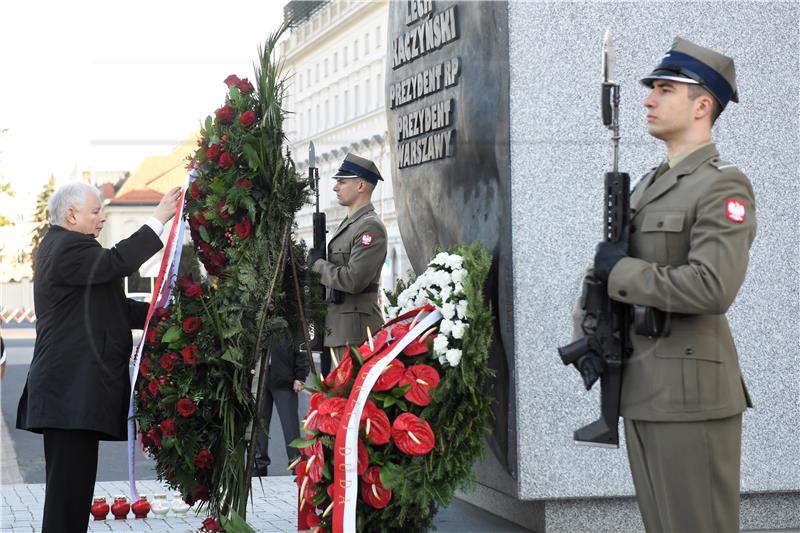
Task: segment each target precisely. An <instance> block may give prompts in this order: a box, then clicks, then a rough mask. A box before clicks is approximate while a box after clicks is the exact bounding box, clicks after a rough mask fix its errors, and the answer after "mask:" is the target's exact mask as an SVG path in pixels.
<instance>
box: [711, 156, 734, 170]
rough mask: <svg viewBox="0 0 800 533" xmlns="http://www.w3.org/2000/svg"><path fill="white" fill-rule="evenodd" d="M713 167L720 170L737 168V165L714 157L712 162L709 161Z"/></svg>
mask: <svg viewBox="0 0 800 533" xmlns="http://www.w3.org/2000/svg"><path fill="white" fill-rule="evenodd" d="M709 164H710V165H711V166H712V167H714V168H716V169H717V170H719V171H720V172H722V171H723V170H728V169H729V168H736V165H734V164H733V163H729V162H727V161H723V160H722V159H712V160H711V163H709Z"/></svg>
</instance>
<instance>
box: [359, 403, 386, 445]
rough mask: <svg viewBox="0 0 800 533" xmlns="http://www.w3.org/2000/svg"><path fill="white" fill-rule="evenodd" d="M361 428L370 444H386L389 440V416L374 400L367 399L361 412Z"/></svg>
mask: <svg viewBox="0 0 800 533" xmlns="http://www.w3.org/2000/svg"><path fill="white" fill-rule="evenodd" d="M361 428H362V429H363V430H364V435H365V436H366V437H367V442H369V443H370V444H386V443H388V442H389V433H390V432H391V424H390V423H389V417H388V416H386V413H384V412H383V410H381V409H380V408H379V407H378V406H377V405H375V404H374V403H373V402H372V400H367V403H366V404H365V405H364V410H363V411H362V412H361Z"/></svg>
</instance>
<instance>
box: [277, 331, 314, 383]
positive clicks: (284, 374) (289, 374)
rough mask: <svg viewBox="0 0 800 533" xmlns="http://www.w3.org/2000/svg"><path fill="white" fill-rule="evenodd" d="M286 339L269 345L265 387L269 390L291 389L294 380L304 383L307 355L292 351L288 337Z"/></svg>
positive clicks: (307, 368)
mask: <svg viewBox="0 0 800 533" xmlns="http://www.w3.org/2000/svg"><path fill="white" fill-rule="evenodd" d="M286 337H287V338H286V342H278V341H276V340H273V341H272V342H271V343H270V364H269V371H268V373H267V387H268V388H269V389H270V390H275V389H291V388H292V385H293V384H294V380H296V379H297V380H300V381H303V382H305V380H306V378H307V377H308V372H309V368H310V367H309V364H308V354H307V353H306V352H301V351H298V350H296V349H294V348H293V347H292V345H291V344H292V343H291V342H290V339H289V338H288V335H287V336H286Z"/></svg>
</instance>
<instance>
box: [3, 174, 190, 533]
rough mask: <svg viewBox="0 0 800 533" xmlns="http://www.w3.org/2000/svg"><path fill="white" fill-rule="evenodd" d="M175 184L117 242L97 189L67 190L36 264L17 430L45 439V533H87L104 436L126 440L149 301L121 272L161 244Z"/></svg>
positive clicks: (78, 186) (52, 209)
mask: <svg viewBox="0 0 800 533" xmlns="http://www.w3.org/2000/svg"><path fill="white" fill-rule="evenodd" d="M180 197H181V195H180V188H178V187H176V188H174V189H172V190H170V191H169V192H167V194H166V195H164V197H163V198H162V200H161V202H160V203H159V204H158V206H157V207H156V209H155V211H154V212H153V216H152V217H151V218H150V219H149V220H148V221H147V223H145V224H144V225H143V226H142V227H141V228H139V229H138V230H137V231H136V232H135V233H134V234H133V235H131V236H130V237H129V238H127V239H125V240H123V241H121V242H119V243H118V244H117V245H116V246H115V247H114V248H111V249H105V248H103V247H102V246H100V243H98V242H97V240H96V237H97V236H98V235H99V234H100V231H101V230H102V229H103V225H104V224H105V220H106V218H105V215H104V214H103V207H102V203H101V201H100V197H99V195H98V192H97V190H96V189H95V188H94V187H91V186H90V185H87V184H85V183H78V182H73V183H68V184H66V185H64V186H63V187H61V188H60V189H59V190H58V191H57V192H56V193H55V194H54V195H53V197H52V199H51V200H50V204H49V205H48V212H49V219H50V223H51V226H50V229H49V231H48V232H47V234H46V235H45V237H44V239H43V240H42V242H41V244H40V246H39V251H38V253H37V256H36V263H35V265H34V278H33V286H34V288H33V296H34V304H35V306H36V316H37V320H36V345H35V346H34V349H33V360H32V361H31V366H30V370H29V372H28V381H27V383H26V385H25V389H24V390H23V392H22V397H21V398H20V401H19V407H18V409H17V427H18V428H19V429H26V430H28V431H33V432H36V433H42V434H43V436H44V456H45V470H46V475H47V486H46V489H45V491H46V492H45V503H44V520H43V525H42V531H43V532H44V533H55V532H70V533H72V532H75V531H86V528H87V523H88V518H89V515H88V511H89V507H90V505H91V501H92V492H93V491H94V482H95V477H96V475H97V451H98V441H100V440H125V439H126V438H127V429H126V428H127V425H126V424H127V420H126V418H127V409H128V397H129V395H130V378H129V374H128V372H129V371H128V366H129V365H128V363H129V359H130V356H131V351H132V345H133V341H132V338H131V329H132V328H142V327H144V321H145V318H146V315H147V308H148V306H147V304H145V303H142V302H136V301H133V300H130V299H128V298H126V297H125V292H124V290H123V278H125V277H126V276H128V275H130V274H132V273H133V272H135V271H136V270H137V269H138V268H139V267H140V266H141V265H142V264H143V263H144V262H145V261H147V259H149V258H150V257H151V256H153V255H154V254H155V253H156V252H158V250H160V249H161V247H162V243H161V239H160V237H159V236H160V234H161V232H162V231H163V229H164V224H166V223H167V221H169V220H170V219H171V218H172V217H173V216H174V215H175V210H176V208H177V205H178V201H179V199H180Z"/></svg>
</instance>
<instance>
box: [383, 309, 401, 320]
mask: <svg viewBox="0 0 800 533" xmlns="http://www.w3.org/2000/svg"><path fill="white" fill-rule="evenodd" d="M399 310H400V308H399V307H392V306H389V307H387V308H386V315H387V316H388V317H389V319H392V318H395V317H396V316H397V312H398V311H399Z"/></svg>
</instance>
